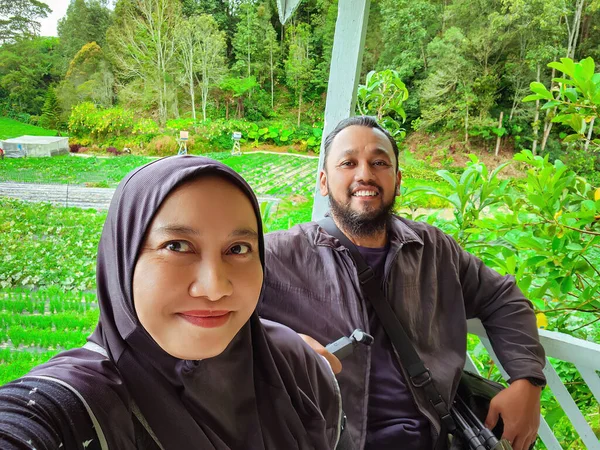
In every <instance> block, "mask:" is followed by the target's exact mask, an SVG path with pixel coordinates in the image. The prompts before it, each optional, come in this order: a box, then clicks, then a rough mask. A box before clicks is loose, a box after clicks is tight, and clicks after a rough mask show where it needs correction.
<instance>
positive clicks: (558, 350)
mask: <svg viewBox="0 0 600 450" xmlns="http://www.w3.org/2000/svg"><path fill="white" fill-rule="evenodd" d="M539 331H540V341H541V343H542V345H543V346H544V349H545V350H546V357H551V358H555V359H560V360H562V361H567V362H570V363H572V364H574V365H575V367H576V368H577V370H578V371H579V373H580V374H581V377H582V378H583V380H584V381H585V382H586V383H587V385H588V387H589V388H590V391H591V392H592V394H593V395H594V398H595V399H596V401H597V402H598V403H599V404H600V377H599V376H598V373H597V371H600V345H599V344H595V343H593V342H588V341H584V340H582V339H577V338H574V337H572V336H569V335H567V334H563V333H556V332H554V331H546V330H539ZM469 333H471V334H474V335H476V336H478V337H479V339H480V340H481V343H482V344H483V345H484V347H485V348H486V350H487V351H488V352H489V354H490V356H491V357H492V359H493V360H494V362H495V363H496V365H497V366H498V369H499V370H500V373H501V374H502V376H503V377H504V379H508V375H507V374H506V372H505V371H504V369H503V368H502V366H501V365H500V363H499V362H498V358H497V357H496V355H495V353H494V350H493V349H492V345H491V343H490V341H489V339H488V337H487V334H486V332H485V328H484V327H483V325H482V324H481V322H480V321H479V320H470V321H469ZM465 368H466V369H467V370H470V371H473V372H476V373H479V371H478V370H477V368H476V367H475V364H474V363H473V360H472V359H471V357H470V355H467V362H466V364H465ZM544 374H545V375H546V379H547V381H548V387H547V388H546V389H551V390H552V393H553V394H554V397H555V398H556V400H557V401H558V403H559V404H560V406H561V408H562V409H563V411H564V412H565V414H566V415H567V417H568V418H569V420H570V421H571V424H572V425H573V428H574V429H575V431H577V433H578V434H579V437H580V438H581V440H582V442H583V443H584V445H585V446H586V448H587V449H589V450H600V441H599V440H598V438H597V437H596V435H595V434H594V431H593V430H592V428H591V427H590V425H589V424H588V423H587V422H586V420H585V418H584V417H583V414H582V413H581V411H580V410H579V408H578V407H577V405H576V404H575V401H574V400H573V398H572V397H571V394H569V391H567V388H566V387H565V385H564V384H563V382H562V381H561V380H560V377H559V376H558V373H557V372H556V369H554V367H552V364H551V363H550V361H549V360H548V358H546V367H545V368H544ZM538 433H539V436H540V439H541V440H542V442H543V443H544V444H545V445H546V447H547V448H548V449H549V450H561V449H562V447H561V446H560V444H559V442H558V440H557V439H556V437H555V436H554V433H553V432H552V429H551V428H550V427H549V426H548V423H547V422H546V420H545V419H544V417H543V416H542V417H541V421H540V428H539V432H538Z"/></svg>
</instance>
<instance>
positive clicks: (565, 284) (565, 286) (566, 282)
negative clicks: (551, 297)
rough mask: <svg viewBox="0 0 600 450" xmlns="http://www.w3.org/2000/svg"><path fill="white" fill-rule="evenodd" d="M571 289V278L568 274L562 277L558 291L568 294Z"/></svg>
mask: <svg viewBox="0 0 600 450" xmlns="http://www.w3.org/2000/svg"><path fill="white" fill-rule="evenodd" d="M572 290H573V279H572V278H571V277H570V276H566V277H564V278H563V280H562V282H561V283H560V292H562V293H563V294H568V293H569V292H571V291H572Z"/></svg>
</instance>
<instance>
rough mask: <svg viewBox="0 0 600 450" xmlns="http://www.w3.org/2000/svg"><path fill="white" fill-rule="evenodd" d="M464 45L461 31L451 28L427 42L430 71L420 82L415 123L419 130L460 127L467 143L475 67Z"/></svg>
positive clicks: (472, 109) (473, 100) (474, 98)
mask: <svg viewBox="0 0 600 450" xmlns="http://www.w3.org/2000/svg"><path fill="white" fill-rule="evenodd" d="M467 44H468V43H467V39H466V38H465V36H464V35H463V34H462V32H461V31H460V30H459V29H458V28H455V27H451V28H449V29H448V30H446V32H445V33H444V36H443V37H441V38H435V39H434V40H433V41H432V42H431V43H430V44H429V45H428V52H429V54H430V55H431V58H430V61H429V65H430V70H429V74H428V76H427V78H426V79H425V80H423V82H422V83H420V97H421V98H420V101H421V119H420V122H419V127H420V128H423V129H427V128H431V127H434V126H443V127H444V128H446V129H448V130H454V129H460V128H463V129H464V135H465V143H468V142H469V119H470V117H471V116H472V115H473V113H474V108H475V103H476V100H477V97H476V93H475V84H474V81H475V78H476V77H477V67H476V65H475V64H474V62H473V61H472V60H470V59H469V57H468V54H467Z"/></svg>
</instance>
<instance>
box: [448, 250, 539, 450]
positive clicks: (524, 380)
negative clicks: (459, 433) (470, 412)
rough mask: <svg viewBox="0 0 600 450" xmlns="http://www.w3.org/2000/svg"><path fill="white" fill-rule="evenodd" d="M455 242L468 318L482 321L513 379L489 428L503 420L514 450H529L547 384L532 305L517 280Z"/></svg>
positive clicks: (493, 408)
mask: <svg viewBox="0 0 600 450" xmlns="http://www.w3.org/2000/svg"><path fill="white" fill-rule="evenodd" d="M452 242H453V245H455V246H456V247H457V251H458V252H459V255H460V257H459V274H460V280H461V285H462V289H463V296H464V301H465V310H466V313H467V318H468V319H470V318H473V317H477V318H479V319H480V320H481V322H482V323H483V325H484V327H485V329H486V332H487V334H488V337H489V339H490V342H491V343H492V346H493V348H494V352H495V353H496V355H497V356H498V359H499V360H500V363H501V364H502V367H504V369H505V370H506V372H507V373H508V374H509V376H510V380H509V382H510V386H509V387H508V388H507V389H505V390H504V391H502V392H501V393H500V394H498V395H497V396H496V397H495V398H494V399H493V400H492V402H491V404H490V409H489V412H488V416H487V418H486V425H487V426H488V427H489V428H493V427H494V426H495V424H496V423H497V421H498V418H499V417H500V416H501V417H502V420H503V421H504V434H503V437H504V438H505V439H507V440H508V441H509V442H510V443H511V444H512V446H513V448H514V449H515V450H526V449H528V448H529V446H530V445H531V444H532V443H533V441H534V440H535V437H536V435H537V430H538V427H539V423H540V394H541V390H542V387H541V386H543V385H544V384H545V377H544V373H543V371H542V369H543V367H544V363H545V353H544V348H543V347H542V345H541V344H540V342H539V334H538V330H537V324H536V319H535V314H534V311H533V307H532V305H531V302H529V300H527V299H526V298H525V296H524V295H523V293H522V292H521V290H520V289H519V288H518V287H517V285H516V282H515V279H514V277H512V276H501V275H500V274H498V273H497V272H495V271H494V270H492V269H490V268H489V267H487V266H486V265H485V264H483V262H482V261H481V260H479V259H478V258H476V257H475V256H473V255H471V254H469V253H468V252H466V251H464V250H462V249H461V248H460V247H459V246H458V244H456V243H455V242H454V241H452ZM536 385H537V386H536Z"/></svg>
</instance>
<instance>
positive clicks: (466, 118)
mask: <svg viewBox="0 0 600 450" xmlns="http://www.w3.org/2000/svg"><path fill="white" fill-rule="evenodd" d="M465 145H467V146H468V145H469V104H468V103H467V111H466V113H465Z"/></svg>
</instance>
